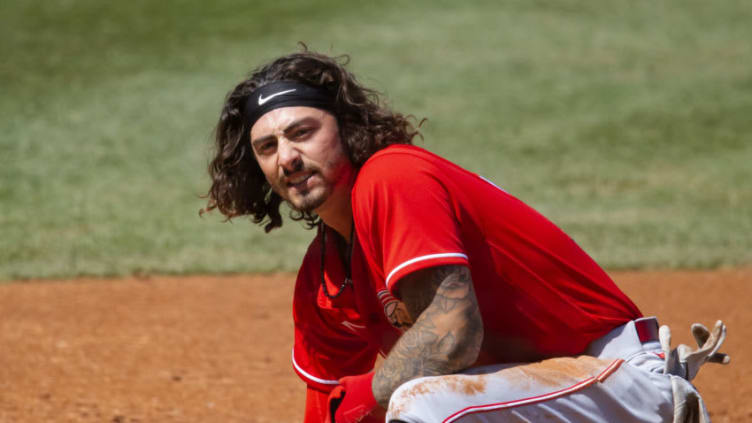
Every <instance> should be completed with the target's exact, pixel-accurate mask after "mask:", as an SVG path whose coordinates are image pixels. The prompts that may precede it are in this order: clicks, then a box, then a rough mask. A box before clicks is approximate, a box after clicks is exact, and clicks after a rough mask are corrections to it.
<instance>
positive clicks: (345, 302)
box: [206, 50, 728, 423]
mask: <svg viewBox="0 0 752 423" xmlns="http://www.w3.org/2000/svg"><path fill="white" fill-rule="evenodd" d="M416 135H418V130H417V128H416V126H415V125H414V124H413V123H412V119H411V118H410V117H408V116H405V115H402V114H399V113H396V112H393V111H391V110H390V109H389V108H388V107H386V106H385V105H384V104H383V102H382V101H381V100H380V98H379V95H378V94H377V93H376V92H374V91H372V90H370V89H368V88H365V87H363V86H362V85H361V84H359V83H358V82H357V80H356V79H355V77H354V76H353V75H352V74H351V73H350V72H348V71H347V69H346V68H345V60H344V59H343V58H332V57H328V56H325V55H321V54H317V53H313V52H309V51H307V50H305V51H303V52H300V53H294V54H290V55H286V56H283V57H280V58H278V59H276V60H274V61H272V62H271V63H269V64H267V65H264V66H262V67H260V68H258V69H256V70H255V71H254V72H253V73H252V74H251V76H250V77H249V78H248V79H246V80H244V81H243V82H241V83H240V84H239V85H237V86H236V87H235V88H234V89H233V90H232V91H231V92H230V93H229V94H228V96H227V98H226V101H225V104H224V106H223V109H222V112H221V116H220V119H219V123H218V125H217V128H216V138H215V141H216V156H215V157H214V159H213V161H212V162H211V164H210V167H209V172H210V175H211V177H212V186H211V188H210V190H209V195H208V198H209V201H208V205H207V207H206V210H212V209H215V208H216V209H219V211H220V212H222V213H223V214H224V215H226V216H227V217H228V218H233V217H237V216H243V215H250V216H251V217H252V219H253V221H254V222H255V223H259V224H262V225H264V228H265V230H266V231H267V232H269V231H270V230H272V229H274V228H276V227H279V226H281V225H282V216H281V213H280V210H279V208H280V206H281V204H282V202H286V203H287V204H288V205H289V206H290V207H291V209H292V213H291V218H292V219H295V220H304V221H305V222H306V224H307V225H308V226H309V227H310V228H317V234H316V236H315V237H314V239H313V241H312V242H311V244H310V246H309V248H308V251H307V253H306V255H305V258H304V259H303V263H302V265H301V268H300V270H299V273H298V277H297V281H296V286H295V297H294V301H293V317H294V322H295V343H294V347H293V356H292V361H293V366H294V369H295V371H296V372H297V373H298V375H299V376H300V377H301V378H302V380H303V381H304V382H305V383H306V385H307V395H306V409H305V421H306V422H322V421H336V422H338V423H344V422H357V421H384V420H385V419H387V421H393V422H400V421H403V422H439V421H446V422H449V421H452V422H460V421H461V422H470V421H478V422H480V421H482V422H487V421H538V420H544V419H550V420H553V421H573V422H574V421H576V422H584V421H588V422H613V421H644V422H663V421H684V420H681V419H685V420H688V419H689V420H691V419H693V418H694V419H696V421H702V419H707V413H706V412H705V409H704V405H703V403H702V400H701V399H700V397H699V395H698V394H697V392H696V390H695V389H694V388H693V387H692V385H691V384H690V383H689V382H688V380H691V378H692V377H693V376H694V374H696V372H697V370H698V369H699V366H700V365H702V364H703V363H705V362H706V361H716V362H723V361H726V362H727V361H728V359H727V357H725V356H724V355H722V354H720V353H718V352H717V350H718V347H719V346H720V343H721V342H722V341H723V338H724V335H725V326H723V325H722V324H720V322H719V324H718V325H717V326H716V327H715V328H714V330H713V331H712V332H711V331H708V330H707V329H705V328H704V327H702V326H699V327H696V328H695V329H696V330H695V331H694V332H695V335H696V338H697V340H698V345H699V346H700V348H699V349H697V350H693V349H689V348H683V349H682V348H680V349H674V350H671V349H670V347H669V343H668V332H667V330H668V328H665V329H663V328H661V333H662V334H663V337H662V338H661V339H660V340H661V341H662V345H661V342H659V338H660V337H659V327H658V324H657V321H656V320H655V319H654V318H646V317H643V316H642V314H641V313H640V311H639V310H638V308H637V307H636V306H635V305H634V304H633V303H632V301H630V299H629V298H628V297H627V296H626V295H625V294H624V293H623V292H621V291H620V290H619V288H618V287H617V286H616V285H615V284H614V282H613V281H612V280H611V279H610V278H609V277H608V275H607V274H606V273H605V272H604V271H603V270H602V269H601V268H600V267H599V266H598V265H597V264H596V263H595V262H594V261H593V260H592V259H591V258H590V257H589V256H588V255H587V254H586V253H585V252H584V251H583V250H582V249H581V248H580V247H579V246H577V244H575V242H574V241H573V240H572V239H570V237H568V236H567V235H566V234H565V233H564V232H562V231H561V230H560V229H559V228H558V227H556V226H555V225H554V224H553V223H551V222H550V221H549V220H547V219H546V218H545V217H543V216H542V215H540V214H539V213H537V212H536V211H534V210H533V209H532V208H530V207H528V206H527V205H525V204H524V203H523V202H521V201H520V200H518V199H517V198H515V197H513V196H512V195H510V194H509V193H507V192H505V191H504V190H502V189H501V188H499V187H497V186H496V185H494V184H493V183H491V182H489V181H488V180H486V179H484V178H482V177H480V176H478V175H476V174H474V173H472V172H469V171H467V170H465V169H463V168H460V167H459V166H457V165H455V164H453V163H451V162H449V161H447V160H446V159H444V158H441V157H439V156H437V155H435V154H432V153H430V152H428V151H426V150H424V149H422V148H419V147H416V146H414V145H412V140H413V138H414V137H415V136H416ZM379 355H381V356H382V357H384V358H383V361H381V362H380V363H379V365H376V363H377V357H378V356H379ZM374 367H376V368H375V369H374ZM677 375H680V376H677Z"/></svg>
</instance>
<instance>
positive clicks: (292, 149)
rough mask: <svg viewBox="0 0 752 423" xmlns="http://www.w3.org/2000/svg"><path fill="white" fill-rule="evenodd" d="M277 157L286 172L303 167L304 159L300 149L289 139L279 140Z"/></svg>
mask: <svg viewBox="0 0 752 423" xmlns="http://www.w3.org/2000/svg"><path fill="white" fill-rule="evenodd" d="M277 157H278V160H279V166H280V167H281V168H282V170H283V171H284V172H285V174H289V173H291V172H297V171H298V170H300V169H301V168H302V165H303V159H302V158H301V157H300V151H298V149H297V147H296V146H295V144H293V143H291V142H290V141H288V140H285V139H282V140H280V141H279V144H278V145H277Z"/></svg>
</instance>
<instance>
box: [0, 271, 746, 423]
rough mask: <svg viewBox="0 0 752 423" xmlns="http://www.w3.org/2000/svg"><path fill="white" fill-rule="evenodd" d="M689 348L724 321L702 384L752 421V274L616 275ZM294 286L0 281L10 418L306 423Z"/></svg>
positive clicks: (229, 280) (716, 402)
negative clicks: (297, 363)
mask: <svg viewBox="0 0 752 423" xmlns="http://www.w3.org/2000/svg"><path fill="white" fill-rule="evenodd" d="M612 276H613V277H614V279H615V280H616V281H617V283H618V284H619V285H620V286H621V287H622V288H623V289H624V290H625V291H626V292H627V294H629V295H630V296H631V297H632V298H633V299H634V300H635V302H636V303H637V305H638V306H640V308H641V309H642V311H643V312H644V313H645V314H646V315H657V316H658V317H659V318H660V320H661V323H663V324H668V325H669V326H671V327H672V329H673V334H674V345H676V343H677V342H683V343H689V342H690V339H691V337H690V334H689V325H690V323H692V322H694V321H699V322H702V323H704V324H706V325H708V326H710V325H712V324H713V323H714V322H715V320H716V319H718V318H722V319H724V320H725V321H726V323H727V324H728V327H729V334H728V339H727V340H726V344H725V346H724V350H725V351H726V352H727V353H729V354H730V355H731V357H732V362H731V365H729V366H726V367H722V366H718V365H712V364H709V365H707V366H706V367H704V368H703V371H702V372H700V375H699V376H698V378H697V379H695V384H696V385H697V386H698V388H699V390H700V392H701V393H702V394H703V395H704V397H705V399H706V402H707V404H708V406H709V408H710V410H711V415H712V417H713V421H714V422H716V423H719V422H749V421H752V401H750V398H752V382H751V380H752V364H751V363H750V360H749V358H750V351H752V345H751V344H750V342H752V310H751V309H750V307H749V301H750V294H751V293H752V269H727V270H719V271H713V272H709V271H702V272H700V271H697V272H690V271H686V272H670V273H666V272H641V273H629V272H628V273H616V272H614V273H612ZM293 280H294V277H293V276H292V275H289V274H280V275H271V276H233V277H190V278H173V277H151V278H133V279H120V280H112V281H110V280H75V281H60V282H50V281H47V282H18V283H5V284H0V422H2V423H5V422H118V423H126V422H127V423H131V422H296V421H300V419H301V416H302V410H303V401H304V395H303V392H304V386H303V384H302V382H300V381H299V380H298V378H297V376H296V375H295V374H294V373H293V371H292V368H291V364H290V349H291V346H292V322H291V316H290V305H291V295H292V289H293Z"/></svg>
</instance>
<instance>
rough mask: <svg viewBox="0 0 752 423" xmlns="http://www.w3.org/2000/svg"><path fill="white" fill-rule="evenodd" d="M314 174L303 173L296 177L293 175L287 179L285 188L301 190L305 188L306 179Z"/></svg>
mask: <svg viewBox="0 0 752 423" xmlns="http://www.w3.org/2000/svg"><path fill="white" fill-rule="evenodd" d="M313 173H314V172H303V173H300V174H298V175H294V176H293V177H291V178H287V186H288V187H291V188H301V187H303V186H305V183H306V182H307V181H308V179H309V178H310V177H311V176H313Z"/></svg>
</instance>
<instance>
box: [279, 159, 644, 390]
mask: <svg viewBox="0 0 752 423" xmlns="http://www.w3.org/2000/svg"><path fill="white" fill-rule="evenodd" d="M352 209H353V218H354V222H355V230H356V237H355V240H356V242H354V246H353V251H352V262H351V267H352V279H353V281H354V283H353V285H352V286H348V287H346V288H345V290H344V291H343V293H342V294H341V295H340V296H339V297H337V298H336V299H334V300H330V299H329V298H327V297H326V296H324V294H323V292H322V270H321V269H322V260H321V234H320V233H319V235H318V236H317V237H316V238H315V239H314V240H313V242H312V243H311V246H310V247H309V249H308V253H307V254H306V256H305V259H304V260H303V265H302V266H301V269H300V272H299V274H298V279H297V285H296V289H295V299H294V304H293V309H294V310H293V312H294V320H295V346H294V350H293V363H294V366H295V370H296V371H297V372H298V374H299V375H300V376H301V377H302V378H303V379H304V380H305V381H306V382H307V383H308V384H309V386H313V387H316V388H318V389H324V390H329V389H331V388H332V387H333V386H335V385H336V383H337V379H339V378H341V377H342V376H346V375H352V374H360V373H365V372H367V371H369V370H371V368H372V367H373V364H374V362H375V359H376V355H377V354H378V353H379V352H381V353H384V354H385V353H386V352H388V351H389V349H390V348H391V347H392V346H393V345H394V342H395V341H396V339H397V338H398V337H399V334H400V330H404V329H406V327H405V324H406V322H405V321H404V319H402V316H403V314H402V313H403V310H404V306H403V305H401V303H399V301H398V300H397V299H396V298H395V297H396V290H395V287H396V286H397V285H398V284H399V283H400V280H401V279H402V278H403V277H404V276H405V275H407V274H409V273H411V272H414V271H416V270H419V269H423V268H427V267H432V266H439V265H446V264H457V265H465V266H467V267H468V268H469V269H470V272H471V275H472V279H473V284H474V287H475V292H476V297H477V299H478V305H479V308H480V313H481V316H482V318H483V324H484V340H483V344H482V347H481V354H480V356H479V361H478V363H476V364H490V363H504V362H520V361H532V360H537V359H543V358H546V357H552V356H566V355H576V354H580V353H582V352H583V351H584V350H585V348H586V347H587V345H588V344H589V343H590V342H591V341H593V340H595V339H597V338H599V337H601V336H603V335H605V334H606V333H607V332H609V331H610V330H611V329H613V328H614V327H616V326H619V325H621V324H624V323H626V322H627V321H629V320H632V319H636V318H639V317H641V313H640V311H639V310H638V309H637V307H636V306H635V305H634V304H633V303H632V301H630V300H629V298H627V296H626V295H625V294H624V293H622V292H621V291H620V290H619V289H618V287H617V286H616V285H615V284H614V282H613V281H612V280H611V279H610V278H609V276H608V275H607V274H606V273H605V272H604V271H603V270H602V269H601V268H600V267H599V266H598V265H597V264H596V263H595V262H594V261H593V260H592V259H591V258H590V257H589V256H588V255H587V254H586V253H585V252H584V251H583V250H582V249H581V248H580V247H579V246H577V244H576V243H575V242H574V241H573V240H572V239H571V238H570V237H569V236H567V235H566V234H565V233H564V232H563V231H561V230H560V229H559V228H558V227H556V226H555V225H554V224H553V223H551V222H550V221H549V220H548V219H546V218H545V217H543V216H542V215H541V214H539V213H537V212H536V211H535V210H533V209H532V208H530V207H529V206H527V205H525V204H524V203H523V202H521V201H520V200H518V199H516V198H515V197H513V196H512V195H510V194H508V193H507V192H505V191H504V190H502V189H500V188H498V187H497V186H495V185H494V184H493V183H491V182H489V181H488V180H486V179H484V178H482V177H480V176H478V175H476V174H474V173H472V172H469V171H467V170H465V169H462V168H461V167H459V166H457V165H455V164H453V163H451V162H449V161H447V160H445V159H443V158H441V157H439V156H436V155H435V154H432V153H430V152H428V151H426V150H423V149H421V148H419V147H415V146H409V145H394V146H390V147H388V148H386V149H384V150H381V151H379V152H377V153H376V154H374V155H373V156H372V157H371V158H369V159H368V161H367V162H366V163H365V164H364V165H363V167H362V168H361V169H360V171H359V173H358V177H357V180H356V182H355V185H354V186H353V189H352ZM328 230H329V231H331V232H330V233H331V236H328V237H327V246H326V257H325V258H324V262H323V263H324V268H323V277H324V280H325V281H326V284H327V285H326V287H327V291H328V292H329V293H330V294H332V293H335V292H337V291H338V289H339V287H340V285H341V283H342V281H343V280H344V271H343V262H342V259H341V255H340V254H339V252H338V250H337V245H336V241H335V235H334V232H333V231H332V230H331V229H328ZM395 326H396V327H397V328H395Z"/></svg>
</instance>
